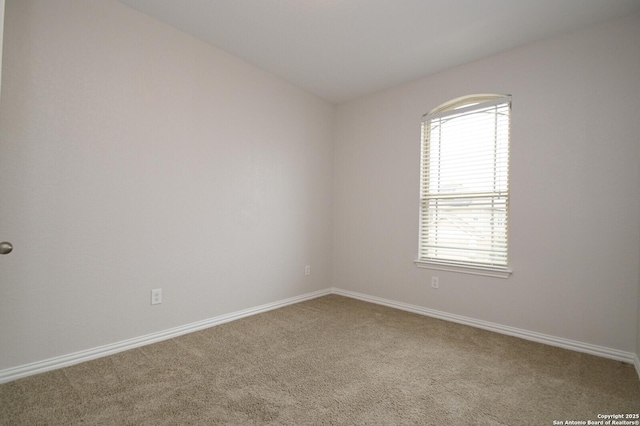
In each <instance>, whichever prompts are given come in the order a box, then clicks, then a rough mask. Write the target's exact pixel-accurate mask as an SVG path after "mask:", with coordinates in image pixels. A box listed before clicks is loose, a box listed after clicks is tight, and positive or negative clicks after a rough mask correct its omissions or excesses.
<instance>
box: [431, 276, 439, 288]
mask: <svg viewBox="0 0 640 426" xmlns="http://www.w3.org/2000/svg"><path fill="white" fill-rule="evenodd" d="M431 287H432V288H440V278H438V277H431Z"/></svg>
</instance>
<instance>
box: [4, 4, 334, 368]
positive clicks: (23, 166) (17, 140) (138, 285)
mask: <svg viewBox="0 0 640 426" xmlns="http://www.w3.org/2000/svg"><path fill="white" fill-rule="evenodd" d="M6 6H7V7H6V23H5V39H4V41H5V43H4V53H5V55H4V64H3V65H4V72H3V75H2V78H3V82H2V83H3V84H2V101H1V102H2V103H1V107H0V129H1V130H0V141H1V144H0V170H1V171H2V173H1V177H0V179H1V181H0V202H1V203H2V213H1V215H0V238H2V241H4V240H8V241H11V242H13V244H14V247H15V249H14V252H13V253H12V254H10V255H9V256H2V259H0V283H1V285H0V370H1V369H4V368H8V367H12V366H17V365H23V364H26V363H29V362H32V361H37V360H43V359H47V358H51V357H54V356H57V355H63V354H69V353H73V352H76V351H79V350H83V349H88V348H95V347H98V346H100V345H105V344H109V343H114V342H119V341H121V340H124V339H127V338H133V337H138V336H142V335H145V334H148V333H152V332H156V331H160V330H166V329H168V328H171V327H175V326H180V325H184V324H188V323H191V322H195V321H199V320H203V319H208V318H212V317H215V316H218V315H221V314H225V313H229V312H235V311H238V310H241V309H245V308H249V307H255V306H258V305H261V304H264V303H268V302H273V301H279V300H282V299H285V298H288V297H293V296H298V295H301V294H305V293H309V292H312V291H315V290H319V289H324V288H326V287H327V286H328V283H329V282H330V276H329V272H330V270H331V268H330V249H331V247H330V244H331V231H330V230H331V226H332V225H331V220H332V218H331V215H332V208H331V203H332V162H333V152H332V149H333V148H332V132H333V127H332V126H333V119H334V112H335V109H334V107H333V106H331V105H329V104H328V103H326V102H324V101H322V100H320V99H319V98H316V97H314V96H311V95H309V94H307V93H305V92H303V91H301V90H299V89H297V88H295V87H293V86H291V85H289V84H287V83H285V82H283V81H281V80H279V79H277V78H275V77H273V76H272V75H270V74H267V73H265V72H262V71H260V70H258V69H256V68H254V67H253V66H250V65H248V64H246V63H244V62H242V61H240V60H238V59H236V58H234V57H232V56H230V55H228V54H226V53H224V52H222V51H220V50H219V49H217V48H214V47H212V46H210V45H207V44H204V43H202V42H200V41H197V40H195V39H194V38H192V37H189V36H187V35H185V34H183V33H180V32H179V31H176V30H174V29H171V28H169V27H168V26H166V25H164V24H161V23H159V22H157V21H155V20H153V19H151V18H148V17H146V16H145V15H142V14H141V13H138V12H136V11H134V10H132V9H130V8H128V7H126V6H124V5H122V4H121V3H118V2H116V1H70V0H57V1H49V0H41V1H27V0H9V1H8V2H7V5H6ZM305 264H311V265H312V272H313V274H312V275H311V276H309V277H305V276H304V266H305ZM154 288H162V289H163V293H164V303H163V304H162V305H159V306H154V307H151V306H150V290H151V289H154Z"/></svg>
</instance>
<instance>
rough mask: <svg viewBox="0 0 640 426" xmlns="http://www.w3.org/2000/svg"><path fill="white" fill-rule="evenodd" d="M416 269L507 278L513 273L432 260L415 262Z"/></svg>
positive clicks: (498, 269) (507, 270)
mask: <svg viewBox="0 0 640 426" xmlns="http://www.w3.org/2000/svg"><path fill="white" fill-rule="evenodd" d="M413 263H415V264H416V266H417V267H418V268H425V269H437V270H438V271H449V272H459V273H462V274H472V275H482V276H485V277H495V278H509V276H510V275H511V273H512V272H513V271H512V270H511V269H509V268H491V267H488V266H484V267H483V266H472V265H461V264H457V263H447V262H436V261H432V260H415V261H414V262H413Z"/></svg>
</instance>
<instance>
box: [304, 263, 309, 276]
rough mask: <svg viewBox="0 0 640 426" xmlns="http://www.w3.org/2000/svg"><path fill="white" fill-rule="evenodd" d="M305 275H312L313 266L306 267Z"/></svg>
mask: <svg viewBox="0 0 640 426" xmlns="http://www.w3.org/2000/svg"><path fill="white" fill-rule="evenodd" d="M304 274H305V275H311V265H307V266H305V267H304Z"/></svg>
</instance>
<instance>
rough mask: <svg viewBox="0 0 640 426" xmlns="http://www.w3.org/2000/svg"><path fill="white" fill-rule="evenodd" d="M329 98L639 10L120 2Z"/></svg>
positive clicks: (509, 3)
mask: <svg viewBox="0 0 640 426" xmlns="http://www.w3.org/2000/svg"><path fill="white" fill-rule="evenodd" d="M120 1H121V2H122V3H125V4H127V5H129V6H131V7H132V8H134V9H137V10H140V11H142V12H144V13H146V14H147V15H150V16H152V17H154V18H157V19H159V20H160V21H163V22H165V23H167V24H169V25H171V26H173V27H175V28H178V29H180V30H182V31H184V32H186V33H189V34H191V35H193V36H195V37H198V38H200V39H202V40H204V41H206V42H208V43H211V44H212V45H215V46H217V47H219V48H221V49H223V50H225V51H227V52H229V53H231V54H233V55H235V56H237V57H239V58H242V59H243V60H245V61H246V62H249V63H251V64H253V65H256V66H257V67H259V68H261V69H263V70H266V71H269V72H271V73H273V74H275V75H277V76H280V77H281V78H283V79H285V80H287V81H289V82H290V83H292V84H294V85H296V86H299V87H301V88H303V89H305V90H307V91H309V92H312V93H315V94H316V95H319V96H321V97H323V98H325V99H326V100H328V101H330V102H333V103H341V102H345V101H348V100H351V99H354V98H356V97H359V96H362V95H365V94H368V93H372V92H375V91H378V90H381V89H385V88H388V87H391V86H395V85H397V84H401V83H404V82H406V81H410V80H414V79H416V78H419V77H421V76H424V75H428V74H432V73H435V72H438V71H442V70H444V69H447V68H450V67H453V66H455V65H459V64H463V63H466V62H470V61H473V60H476V59H479V58H482V57H485V56H488V55H492V54H495V53H498V52H501V51H505V50H508V49H512V48H514V47H516V46H520V45H523V44H526V43H530V42H533V41H537V40H542V39H544V38H548V37H552V36H555V35H558V34H561V33H565V32H569V31H573V30H577V29H579V28H582V27H585V26H588V25H591V24H594V23H596V22H600V21H604V20H607V19H612V18H615V17H620V16H624V15H627V14H631V13H634V12H637V11H640V0H181V1H175V0H120Z"/></svg>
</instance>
